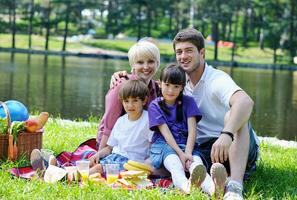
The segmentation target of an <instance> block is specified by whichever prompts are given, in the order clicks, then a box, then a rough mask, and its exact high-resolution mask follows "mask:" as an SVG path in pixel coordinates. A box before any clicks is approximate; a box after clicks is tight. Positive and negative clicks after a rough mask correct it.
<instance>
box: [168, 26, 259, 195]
mask: <svg viewBox="0 0 297 200" xmlns="http://www.w3.org/2000/svg"><path fill="white" fill-rule="evenodd" d="M173 48H174V51H175V54H176V60H177V62H178V63H179V64H180V65H181V67H182V68H183V69H184V70H185V71H186V73H187V76H188V81H187V84H186V86H185V89H184V94H186V95H190V96H193V97H194V99H195V101H196V103H197V105H198V108H199V109H200V111H201V113H202V119H201V120H200V122H199V123H198V126H197V139H196V142H197V143H198V145H199V151H200V152H202V153H203V156H204V158H205V160H206V163H207V166H208V169H209V168H210V166H211V165H212V163H218V162H219V163H223V164H224V165H225V167H226V168H227V171H228V172H229V173H230V175H231V179H230V181H229V182H228V184H227V186H226V192H225V195H224V199H243V197H242V190H243V179H244V177H247V176H248V175H249V174H250V173H251V172H252V171H253V170H255V162H256V160H257V157H258V151H259V145H258V144H259V142H258V139H257V137H256V135H255V133H254V131H253V129H252V128H251V126H250V124H249V118H250V115H251V112H252V109H253V104H254V103H253V101H252V99H251V98H250V97H249V96H248V95H247V94H246V93H245V92H244V91H243V90H242V89H241V88H240V87H239V86H237V85H236V84H235V83H234V81H233V80H232V79H231V77H230V76H229V75H227V74H226V73H225V72H223V71H221V70H217V69H214V68H213V67H211V66H209V65H208V64H207V63H206V62H205V46H204V37H203V35H202V34H201V33H200V32H199V31H197V30H196V29H193V28H188V29H184V30H181V31H180V32H178V33H177V35H176V36H175V38H174V40H173Z"/></svg>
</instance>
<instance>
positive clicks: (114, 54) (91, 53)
mask: <svg viewBox="0 0 297 200" xmlns="http://www.w3.org/2000/svg"><path fill="white" fill-rule="evenodd" d="M0 52H9V53H25V54H39V55H54V56H78V57H91V58H99V59H119V60H128V57H127V55H126V53H123V52H120V51H116V50H106V49H97V48H88V49H87V50H80V51H75V50H73V51H44V50H35V49H20V48H15V49H12V48H1V47H0ZM161 60H162V61H163V62H174V57H172V56H163V57H161ZM207 62H208V63H209V64H210V65H213V66H224V67H231V68H232V67H242V68H256V69H269V70H289V71H297V65H280V64H257V63H240V62H230V61H214V60H207Z"/></svg>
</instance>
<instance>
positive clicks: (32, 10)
mask: <svg viewBox="0 0 297 200" xmlns="http://www.w3.org/2000/svg"><path fill="white" fill-rule="evenodd" d="M33 16H34V0H31V2H30V16H29V27H28V35H29V41H28V47H29V49H31V47H32V28H33V26H32V24H33Z"/></svg>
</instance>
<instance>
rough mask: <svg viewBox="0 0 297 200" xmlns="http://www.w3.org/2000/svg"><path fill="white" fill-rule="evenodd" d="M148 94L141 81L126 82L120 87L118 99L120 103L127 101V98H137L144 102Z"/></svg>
mask: <svg viewBox="0 0 297 200" xmlns="http://www.w3.org/2000/svg"><path fill="white" fill-rule="evenodd" d="M148 94H149V90H148V87H147V85H146V84H145V83H144V82H143V81H142V80H128V81H126V82H125V83H124V84H123V85H122V87H121V89H120V92H119V97H120V100H121V101H123V100H125V99H128V98H129V97H132V98H137V97H138V98H140V99H141V100H142V101H144V100H145V98H146V97H147V96H148Z"/></svg>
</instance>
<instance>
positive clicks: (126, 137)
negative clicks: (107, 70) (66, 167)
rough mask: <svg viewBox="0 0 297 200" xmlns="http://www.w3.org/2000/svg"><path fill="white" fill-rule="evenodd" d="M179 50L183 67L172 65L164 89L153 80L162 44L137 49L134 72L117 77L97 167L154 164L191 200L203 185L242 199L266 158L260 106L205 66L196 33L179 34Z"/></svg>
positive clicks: (132, 63)
mask: <svg viewBox="0 0 297 200" xmlns="http://www.w3.org/2000/svg"><path fill="white" fill-rule="evenodd" d="M173 48H174V52H175V54H176V61H177V64H169V65H168V66H166V67H165V68H164V69H163V70H162V72H161V75H160V80H159V82H156V81H154V80H153V76H154V75H155V73H156V72H157V70H158V68H159V66H160V52H159V49H158V47H157V45H156V44H154V42H152V41H149V40H141V41H139V42H137V43H136V44H134V45H133V46H132V47H131V48H130V50H129V52H128V57H129V63H130V66H131V68H132V73H131V74H127V73H126V72H118V73H116V74H115V75H114V77H113V79H116V80H117V82H116V83H115V84H114V85H113V87H112V88H111V89H110V90H109V91H108V93H107V95H106V99H105V102H106V103H105V113H104V116H103V118H102V120H101V122H100V125H99V128H98V136H97V142H98V152H97V154H95V155H94V156H93V157H91V158H90V160H91V161H92V163H93V164H94V163H98V162H100V163H101V164H104V163H119V164H120V165H121V166H123V164H124V163H125V162H127V161H128V159H131V160H136V161H140V162H146V163H148V162H150V163H151V165H152V166H153V167H154V168H155V169H156V171H158V169H160V168H165V169H166V170H168V171H169V172H170V174H171V176H172V180H173V183H174V185H175V186H176V187H177V188H179V189H180V190H181V191H183V192H185V193H187V194H188V193H190V191H191V187H195V186H196V187H201V188H202V190H203V191H205V192H206V193H208V194H210V195H215V197H217V198H220V195H224V199H243V195H242V190H243V180H244V179H245V178H247V177H248V176H249V175H250V173H251V172H252V171H254V170H255V167H256V163H255V162H256V160H257V157H258V154H259V141H258V139H257V136H256V134H255V132H254V131H253V129H252V127H251V125H250V123H249V118H250V115H251V112H252V109H253V101H252V99H251V98H250V97H249V96H248V95H247V94H246V92H245V91H243V90H242V89H241V88H240V87H239V86H238V85H236V83H235V82H234V81H233V80H232V78H231V77H230V76H229V75H227V74H226V73H225V72H223V71H221V70H218V69H215V68H213V67H212V66H210V65H208V64H207V63H206V62H205V44H204V37H203V35H202V34H201V33H200V32H199V31H197V30H196V29H193V28H188V29H184V30H181V31H180V32H178V33H177V35H176V36H175V38H174V40H173ZM185 172H188V173H189V174H190V177H189V179H188V178H187V176H186V173H185ZM209 174H210V175H209ZM227 174H229V175H230V178H229V179H228V181H226V176H227ZM224 191H225V192H224Z"/></svg>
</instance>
